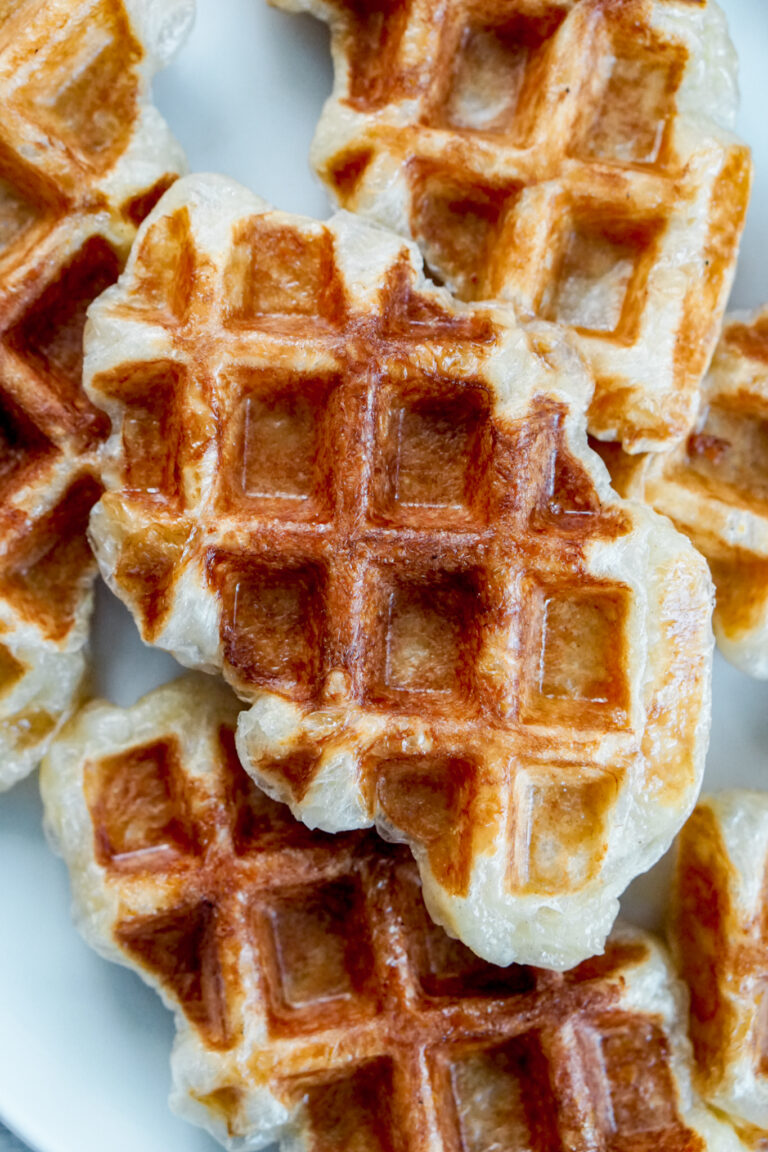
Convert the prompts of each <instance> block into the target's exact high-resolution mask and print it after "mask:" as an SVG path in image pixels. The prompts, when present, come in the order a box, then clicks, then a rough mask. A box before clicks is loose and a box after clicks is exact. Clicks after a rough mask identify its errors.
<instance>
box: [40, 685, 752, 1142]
mask: <svg viewBox="0 0 768 1152" xmlns="http://www.w3.org/2000/svg"><path fill="white" fill-rule="evenodd" d="M235 716H236V703H235V701H234V700H233V699H232V698H231V697H229V696H228V695H226V693H225V692H224V690H223V688H221V687H220V686H219V685H217V684H216V683H215V682H213V681H211V680H203V679H193V678H187V679H186V680H185V681H179V682H177V683H176V684H173V685H170V686H167V687H166V688H164V689H161V690H160V691H158V692H156V693H154V694H153V695H151V696H148V697H146V698H145V699H144V700H143V701H141V702H140V703H139V704H137V705H136V706H135V707H134V708H132V709H130V710H129V711H127V712H121V711H120V710H118V709H115V708H113V707H111V706H109V705H106V704H97V705H91V706H89V707H88V708H87V709H86V710H84V711H83V712H82V713H81V714H80V716H79V717H78V718H77V720H76V721H75V722H74V724H73V725H71V726H70V728H69V729H68V732H67V734H66V737H65V739H64V741H63V742H62V743H60V744H59V745H58V746H57V748H56V750H55V751H54V753H53V754H52V756H51V758H50V759H49V760H48V762H47V763H46V765H45V766H44V770H43V793H44V797H45V804H46V819H47V822H48V826H49V828H50V829H51V831H52V832H53V833H54V836H55V837H56V838H57V841H58V843H59V846H60V848H61V849H62V851H63V852H64V855H65V857H66V858H67V860H68V862H69V864H70V866H71V868H72V878H73V884H74V888H75V899H76V902H77V904H78V906H79V908H80V910H81V913H82V919H81V926H82V927H83V928H84V930H85V932H86V935H87V937H88V939H89V940H90V942H91V943H92V944H94V945H95V946H96V947H97V948H98V949H99V950H100V951H102V952H103V953H106V954H107V955H108V956H110V957H111V958H112V959H116V960H120V961H121V962H122V963H127V964H128V965H129V966H131V967H133V968H135V969H137V970H138V971H139V972H140V973H141V974H142V976H144V978H145V979H148V980H149V981H150V983H152V984H153V985H154V986H155V987H156V988H157V989H158V990H159V991H160V992H161V994H162V995H163V998H164V999H165V1001H166V1003H167V1004H168V1005H169V1006H171V1007H173V1008H176V1009H178V1010H179V1011H180V1015H178V1016H177V1023H178V1026H179V1029H180V1034H179V1040H178V1043H177V1047H176V1054H175V1057H174V1064H173V1069H174V1075H175V1077H176V1087H175V1090H174V1097H173V1102H174V1106H175V1108H176V1109H177V1110H179V1111H181V1112H182V1113H183V1114H187V1115H189V1116H190V1118H192V1119H195V1120H196V1121H197V1122H198V1123H201V1122H202V1123H205V1124H206V1125H207V1126H209V1127H210V1128H211V1129H212V1131H213V1132H214V1134H215V1135H217V1136H218V1138H219V1139H222V1140H227V1139H228V1140H230V1141H236V1140H237V1141H252V1142H253V1143H254V1144H256V1145H261V1144H265V1143H268V1142H270V1140H272V1139H280V1138H281V1137H285V1138H286V1140H287V1138H288V1137H289V1136H290V1137H291V1138H292V1140H296V1139H297V1138H299V1139H300V1140H301V1146H302V1147H307V1148H311V1149H312V1150H313V1152H337V1150H338V1149H340V1148H351V1149H357V1148H361V1149H362V1148H365V1149H375V1150H376V1152H379V1150H391V1149H394V1150H396V1152H417V1150H418V1152H426V1150H427V1149H429V1150H431V1152H487V1150H488V1149H489V1148H492V1147H500V1148H504V1149H509V1150H510V1152H512V1150H520V1152H523V1150H524V1149H526V1150H530V1152H552V1150H553V1149H562V1150H563V1152H578V1150H581V1149H585V1148H586V1147H587V1143H586V1142H585V1140H586V1137H587V1136H588V1137H589V1147H593V1148H601V1149H606V1152H607V1150H608V1149H610V1150H615V1152H629V1149H632V1150H633V1152H637V1150H638V1149H641V1150H643V1152H651V1150H652V1149H656V1150H660V1152H667V1150H669V1152H673V1150H674V1152H700V1150H701V1152H703V1150H704V1149H706V1148H707V1147H713V1148H714V1147H718V1148H719V1149H725V1148H729V1147H730V1145H728V1144H721V1145H716V1144H714V1143H712V1144H711V1145H710V1144H709V1143H708V1142H707V1140H706V1138H705V1136H704V1135H703V1131H704V1130H703V1128H702V1129H701V1130H700V1128H699V1119H700V1117H698V1116H697V1114H696V1110H695V1108H694V1107H692V1102H691V1099H690V1094H689V1093H688V1092H687V1089H685V1088H684V1087H682V1085H681V1080H680V1076H681V1072H682V1068H683V1065H684V1059H685V1050H684V1047H681V1029H680V1021H679V1020H678V1019H676V1007H675V1005H674V1000H673V998H672V996H671V994H670V985H669V981H670V973H669V971H668V969H667V968H666V966H665V963H664V961H663V960H662V958H661V954H660V951H659V949H658V947H657V946H656V945H655V944H654V943H653V942H652V941H651V939H650V938H649V937H646V936H643V935H642V934H641V933H636V932H633V931H624V932H620V933H618V934H617V935H616V936H615V937H613V938H612V940H611V941H610V942H609V945H608V947H607V949H606V951H605V953H604V954H603V955H601V956H599V957H596V958H594V959H593V960H590V961H588V962H587V963H585V964H583V965H581V966H580V967H579V968H576V969H573V970H571V971H569V972H567V973H565V974H564V975H558V974H556V973H553V972H547V971H544V970H542V969H535V968H527V967H519V966H512V967H511V968H508V969H502V968H497V967H494V966H492V965H489V964H487V963H485V962H483V961H482V960H479V959H478V958H477V957H476V956H474V955H473V954H472V953H471V952H469V951H468V949H466V948H464V947H463V946H462V945H461V944H459V943H458V942H457V941H455V940H452V939H450V938H449V937H448V936H446V935H445V933H444V932H443V931H442V930H441V929H439V928H438V927H436V926H435V925H434V924H433V923H432V921H431V920H430V919H429V917H428V915H427V913H426V909H425V908H424V905H423V902H422V900H421V894H420V888H419V883H418V876H417V873H416V870H415V867H414V865H413V863H412V861H411V860H410V858H409V857H408V856H407V855H406V854H404V853H403V850H402V849H397V848H393V847H391V846H385V845H384V844H382V842H381V841H380V840H378V838H377V837H375V836H371V835H370V834H360V833H358V834H351V835H350V834H347V835H344V836H336V837H329V836H326V835H324V834H322V833H318V832H310V831H309V830H308V829H306V828H305V827H304V826H303V825H302V824H300V823H298V822H296V821H295V820H294V819H293V818H292V817H291V815H290V813H289V812H288V810H287V808H285V807H284V806H282V805H278V804H275V803H274V801H272V800H270V799H269V798H268V797H267V796H265V795H264V794H263V793H262V792H260V791H259V790H258V789H257V788H256V787H255V785H254V784H253V783H252V781H251V780H250V779H249V778H248V776H247V775H246V774H245V772H244V771H243V769H242V768H241V767H240V765H239V763H238V760H237V756H236V754H235V749H234V737H233V725H234V720H235ZM116 735H117V736H118V739H117V740H115V739H114V736H116ZM635 984H637V988H636V989H635V990H634V991H630V990H631V989H632V988H633V986H634V985H635ZM201 1109H202V1110H201ZM585 1134H586V1135H585ZM292 1146H293V1145H292Z"/></svg>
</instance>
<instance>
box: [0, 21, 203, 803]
mask: <svg viewBox="0 0 768 1152" xmlns="http://www.w3.org/2000/svg"><path fill="white" fill-rule="evenodd" d="M193 2H194V0H48V2H46V3H42V2H40V0H27V2H24V0H18V2H11V3H7V2H6V3H2V2H0V456H1V458H2V459H1V462H0V633H2V637H1V640H0V790H1V789H2V788H3V787H7V786H8V785H10V784H12V783H13V781H14V780H16V779H18V778H19V777H20V776H22V775H24V774H25V773H26V772H28V771H29V770H30V769H31V768H33V767H34V766H35V765H36V763H37V761H38V760H39V758H40V756H41V754H42V753H43V751H44V750H45V747H46V745H47V742H48V741H49V739H50V738H51V736H52V734H53V733H54V732H55V730H56V727H57V725H58V724H59V723H60V721H61V719H62V717H63V715H65V714H66V713H67V712H68V711H70V710H71V708H72V706H73V704H74V703H75V700H76V697H77V695H78V692H79V689H80V682H81V680H82V676H83V672H84V668H85V653H84V644H85V642H86V637H87V628H88V620H89V617H90V609H91V599H92V591H91V589H92V584H93V577H94V575H95V572H96V567H95V564H94V563H93V559H92V557H91V553H90V549H89V548H88V544H87V541H86V536H85V529H86V525H87V523H88V514H89V512H90V509H91V506H92V505H93V503H94V501H95V500H97V499H98V496H99V492H100V490H101V489H100V484H99V482H98V480H97V470H96V466H95V457H96V454H97V452H98V449H99V446H100V444H101V442H102V441H103V438H104V435H105V433H106V432H107V431H108V428H109V425H108V422H107V421H106V420H105V419H104V416H103V414H102V413H100V412H98V411H97V410H96V409H95V408H93V406H92V405H91V404H90V403H89V402H88V400H87V398H86V396H85V394H84V393H83V391H82V386H81V373H82V335H83V327H84V324H85V311H86V308H87V306H88V304H90V302H91V301H92V300H93V299H94V297H95V296H98V294H99V293H100V292H101V291H103V289H104V288H106V287H107V285H109V284H111V283H113V282H114V280H115V279H116V277H117V275H118V272H119V270H120V267H121V265H122V263H123V262H124V260H125V257H126V256H127V254H128V250H129V248H130V245H131V242H132V240H133V237H134V236H135V233H136V227H137V225H138V224H139V223H140V221H141V220H142V219H143V218H144V216H145V215H146V214H147V212H148V211H149V209H150V208H151V207H152V205H153V204H154V203H155V202H156V200H157V199H158V197H159V196H160V195H161V193H162V192H163V191H164V190H165V189H166V188H167V187H168V185H169V184H170V183H171V182H172V180H173V179H174V178H175V175H176V174H177V173H178V172H179V171H180V170H181V165H182V161H183V158H182V155H181V153H180V149H179V147H178V145H177V144H176V143H175V142H174V141H173V140H172V138H171V137H170V134H169V132H168V129H167V127H166V125H165V123H164V122H163V120H162V119H161V117H160V116H159V115H158V113H157V112H156V110H155V109H154V107H152V105H151V104H150V103H149V102H148V101H149V85H150V80H151V77H152V74H153V73H154V72H155V71H156V69H157V68H158V66H159V65H160V64H161V63H163V62H165V60H166V59H167V58H168V57H169V55H170V54H171V53H172V51H173V50H174V49H175V47H176V45H177V44H178V42H179V40H180V38H181V37H182V36H183V34H184V32H185V29H186V26H187V25H188V24H189V21H190V19H191V16H192V13H193Z"/></svg>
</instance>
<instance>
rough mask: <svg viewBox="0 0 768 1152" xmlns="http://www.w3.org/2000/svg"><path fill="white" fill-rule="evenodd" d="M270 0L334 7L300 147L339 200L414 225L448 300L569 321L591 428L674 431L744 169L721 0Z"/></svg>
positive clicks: (693, 384)
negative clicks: (318, 100) (312, 128)
mask: <svg viewBox="0 0 768 1152" xmlns="http://www.w3.org/2000/svg"><path fill="white" fill-rule="evenodd" d="M273 2H274V3H276V4H277V5H278V6H279V7H283V8H286V9H289V10H291V11H309V12H312V13H313V14H314V15H315V16H318V17H320V18H321V19H324V20H327V21H328V22H329V23H330V25H331V30H332V47H333V57H334V63H335V70H336V82H335V85H334V91H333V95H332V97H331V98H330V100H329V101H328V102H327V104H326V105H325V109H324V111H323V116H322V119H321V121H320V124H319V126H318V130H317V134H316V136H315V141H314V144H313V150H312V158H313V162H314V165H315V168H316V169H317V171H318V173H319V175H320V176H321V178H322V179H323V180H324V181H325V183H326V185H327V187H328V188H329V190H330V192H331V195H332V196H333V198H334V199H335V200H336V202H337V203H338V204H339V205H341V206H342V207H344V208H350V209H352V210H353V211H355V212H359V213H363V214H364V215H366V216H370V217H371V218H373V219H375V220H377V221H379V222H380V223H382V224H386V225H388V226H389V227H391V228H394V229H395V230H396V231H398V232H401V233H402V234H403V235H406V236H409V237H411V238H413V239H415V240H417V241H418V243H419V245H420V247H421V249H422V252H423V253H424V257H425V260H426V262H427V266H428V268H429V269H430V271H431V274H432V275H433V276H434V277H435V278H437V279H438V281H439V282H443V283H445V284H447V285H448V286H449V287H450V288H451V289H452V290H453V291H454V292H456V293H457V294H458V295H459V296H460V297H461V298H462V299H465V300H479V299H488V298H491V297H503V298H506V299H511V300H515V301H517V302H518V303H520V304H522V305H523V307H525V308H527V309H530V310H532V311H534V312H536V313H537V314H538V315H540V316H542V317H544V318H545V319H548V320H558V321H560V322H561V323H563V324H566V325H568V326H569V327H570V328H571V329H572V331H573V333H574V336H575V338H576V340H577V342H578V344H579V347H580V348H581V350H582V351H583V353H584V354H585V355H586V356H587V358H588V359H589V361H590V362H591V364H592V367H593V369H594V372H595V376H596V381H597V384H596V390H595V398H594V402H593V404H592V407H591V410H590V430H591V431H592V432H593V433H594V434H595V435H597V436H599V437H600V438H601V439H611V440H614V439H620V440H621V441H623V443H624V445H625V447H626V448H627V449H628V450H629V451H632V452H635V451H640V450H644V449H649V450H650V449H654V450H655V449H661V448H666V447H669V445H670V444H671V443H673V442H674V441H676V440H679V439H680V438H681V437H682V436H684V435H685V433H686V432H687V430H688V429H689V428H690V426H691V424H692V423H693V419H694V416H695V411H696V399H697V388H698V385H699V383H700V381H701V377H702V375H703V373H704V371H705V369H706V366H707V363H708V362H709V359H710V356H711V355H712V350H713V348H714V346H715V342H716V340H717V333H718V328H719V324H720V320H721V318H722V314H723V309H724V308H725V304H726V300H727V297H728V291H729V288H730V285H731V281H732V278H733V272H734V267H735V262H736V255H737V249H738V242H739V238H740V235H741V230H742V227H743V224H744V219H745V214H746V208H747V202H748V198H749V185H750V158H749V152H748V150H747V148H746V147H744V146H743V145H742V144H741V143H740V142H739V141H738V140H736V139H735V138H734V137H733V136H732V135H731V133H730V131H729V129H730V128H731V127H732V125H733V122H734V117H735V110H736V86H735V74H736V58H735V53H734V52H733V48H732V46H731V44H730V41H729V38H728V34H727V29H726V26H725V21H724V19H723V16H722V14H721V12H720V10H719V9H718V8H717V7H716V5H715V4H713V3H709V4H706V3H704V2H703V0H701V2H699V0H695V2H694V3H691V2H690V0H619V2H617V0H494V2H488V0H486V2H484V3H479V2H478V0H452V2H451V3H450V4H442V3H438V2H437V0H386V2H385V3H381V4H373V3H369V2H367V0H366V2H362V3H361V2H358V0H273Z"/></svg>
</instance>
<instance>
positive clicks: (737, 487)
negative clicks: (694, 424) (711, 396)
mask: <svg viewBox="0 0 768 1152" xmlns="http://www.w3.org/2000/svg"><path fill="white" fill-rule="evenodd" d="M686 466H687V469H690V471H691V472H692V473H693V474H694V475H695V477H696V479H697V480H698V481H699V482H700V483H701V485H702V486H703V488H704V489H705V491H706V492H707V494H708V495H711V496H714V497H715V498H717V497H718V496H719V497H721V498H722V499H724V500H725V501H726V502H730V501H732V500H734V499H735V500H737V501H738V502H739V504H741V505H742V506H743V505H746V506H751V505H763V506H764V505H765V504H766V503H768V411H766V410H760V408H759V407H757V406H754V407H753V406H748V405H744V404H743V403H741V404H740V403H739V401H738V399H736V398H734V400H733V401H732V402H731V403H728V402H727V401H725V402H724V401H723V400H720V401H719V402H715V403H713V404H711V405H710V406H709V409H708V411H707V419H706V422H705V424H704V427H703V428H702V429H701V431H700V432H697V433H694V434H693V435H692V436H689V437H688V443H687V455H686Z"/></svg>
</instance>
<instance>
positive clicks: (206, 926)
mask: <svg viewBox="0 0 768 1152" xmlns="http://www.w3.org/2000/svg"><path fill="white" fill-rule="evenodd" d="M115 938H116V940H117V942H118V944H119V945H120V946H121V947H122V948H124V949H125V951H126V952H128V953H129V955H131V956H132V957H133V958H134V959H136V960H138V961H139V963H140V964H141V966H142V968H144V969H148V970H149V971H150V972H152V973H153V974H154V975H155V976H157V977H159V979H160V981H161V982H162V985H163V988H164V990H165V992H166V993H168V994H170V995H172V996H175V997H176V999H177V1000H178V1001H179V1003H180V1005H181V1007H182V1009H183V1011H184V1014H185V1015H186V1016H187V1018H188V1019H189V1021H190V1022H191V1023H192V1024H193V1025H194V1026H195V1027H196V1028H198V1029H199V1030H200V1031H201V1032H202V1033H203V1035H204V1037H205V1040H206V1043H208V1044H210V1045H211V1046H212V1047H214V1048H227V1047H229V1046H230V1045H231V1042H232V1037H231V1035H230V1030H229V1022H228V1020H227V1000H226V994H225V987H224V978H223V973H222V966H221V959H220V955H219V951H220V941H219V937H218V915H217V910H216V906H215V905H214V904H213V903H211V901H210V900H205V899H204V900H195V901H192V902H190V903H186V904H179V905H178V906H176V907H174V908H170V909H168V910H167V911H164V912H161V913H159V914H157V915H151V916H136V917H133V918H132V919H130V920H122V921H119V922H118V924H117V927H116V928H115Z"/></svg>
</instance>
